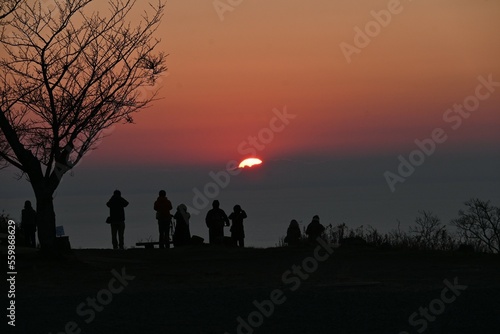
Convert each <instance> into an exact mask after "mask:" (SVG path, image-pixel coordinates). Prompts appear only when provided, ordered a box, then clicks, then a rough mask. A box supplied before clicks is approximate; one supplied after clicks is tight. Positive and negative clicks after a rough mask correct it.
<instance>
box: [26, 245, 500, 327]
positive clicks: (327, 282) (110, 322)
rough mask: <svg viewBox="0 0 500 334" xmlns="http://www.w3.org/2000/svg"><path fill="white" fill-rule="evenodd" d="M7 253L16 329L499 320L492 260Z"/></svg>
mask: <svg viewBox="0 0 500 334" xmlns="http://www.w3.org/2000/svg"><path fill="white" fill-rule="evenodd" d="M17 260H18V268H19V269H18V276H17V285H18V293H17V296H16V303H17V319H16V320H17V328H16V329H17V330H18V331H17V332H19V333H50V332H52V333H79V332H78V330H81V333H160V332H171V333H225V332H228V333H231V334H232V333H251V332H255V333H400V332H404V331H407V332H409V333H417V330H418V329H423V328H424V326H427V328H426V331H425V333H497V331H498V328H499V325H500V320H499V319H500V306H499V302H498V300H499V297H500V283H499V282H500V265H499V263H500V259H499V257H498V256H493V255H481V254H457V253H440V252H409V251H404V252H403V251H395V250H386V251H381V250H376V249H370V248H364V249H356V248H354V249H336V250H335V251H334V252H333V254H331V255H330V254H329V250H325V249H317V250H315V249H314V248H300V249H290V248H269V249H231V248H211V247H193V248H186V249H170V250H168V251H165V250H158V249H156V250H144V249H129V250H126V251H111V250H98V249H82V250H74V251H73V252H72V253H71V254H69V255H68V256H67V257H66V259H64V260H57V261H55V260H45V259H42V258H40V257H39V255H38V254H37V253H32V254H22V255H18V259H17ZM464 286H466V288H465V287H464ZM450 287H451V288H450ZM453 287H455V288H453ZM445 288H447V289H448V290H446V291H445V292H443V290H444V289H445ZM443 298H444V301H443ZM452 299H453V301H451V300H452ZM421 308H422V309H421ZM425 309H427V311H425ZM425 312H427V313H425ZM433 312H435V313H436V314H434V313H433ZM414 313H415V315H414ZM412 315H413V318H412V324H413V325H412V324H410V322H409V318H410V317H411V316H412ZM65 327H66V330H65Z"/></svg>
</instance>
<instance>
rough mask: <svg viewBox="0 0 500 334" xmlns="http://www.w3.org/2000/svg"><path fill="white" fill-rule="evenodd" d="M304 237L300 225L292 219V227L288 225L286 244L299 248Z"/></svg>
mask: <svg viewBox="0 0 500 334" xmlns="http://www.w3.org/2000/svg"><path fill="white" fill-rule="evenodd" d="M301 237H302V232H300V227H299V223H298V222H297V221H296V220H295V219H292V221H291V222H290V225H288V229H287V230H286V237H285V240H284V241H285V243H287V244H288V246H298V245H299V244H300V239H301Z"/></svg>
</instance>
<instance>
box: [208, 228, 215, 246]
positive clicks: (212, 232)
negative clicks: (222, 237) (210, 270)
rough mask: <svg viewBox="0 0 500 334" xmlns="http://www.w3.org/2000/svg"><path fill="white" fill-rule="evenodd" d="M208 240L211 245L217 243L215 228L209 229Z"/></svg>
mask: <svg viewBox="0 0 500 334" xmlns="http://www.w3.org/2000/svg"><path fill="white" fill-rule="evenodd" d="M208 242H209V243H210V245H213V244H214V243H215V230H214V229H213V228H209V229H208Z"/></svg>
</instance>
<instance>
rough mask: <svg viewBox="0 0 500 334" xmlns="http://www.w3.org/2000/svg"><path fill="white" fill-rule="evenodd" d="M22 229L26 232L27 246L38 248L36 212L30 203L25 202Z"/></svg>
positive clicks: (22, 212)
mask: <svg viewBox="0 0 500 334" xmlns="http://www.w3.org/2000/svg"><path fill="white" fill-rule="evenodd" d="M21 229H22V230H23V231H24V240H25V242H26V246H28V247H34V248H36V211H35V210H34V209H33V207H32V206H31V202H30V201H26V202H24V209H23V210H22V211H21Z"/></svg>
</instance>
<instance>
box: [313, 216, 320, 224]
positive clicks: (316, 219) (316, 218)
mask: <svg viewBox="0 0 500 334" xmlns="http://www.w3.org/2000/svg"><path fill="white" fill-rule="evenodd" d="M314 221H316V222H318V223H319V216H318V215H315V216H314V217H313V222H314Z"/></svg>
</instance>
